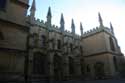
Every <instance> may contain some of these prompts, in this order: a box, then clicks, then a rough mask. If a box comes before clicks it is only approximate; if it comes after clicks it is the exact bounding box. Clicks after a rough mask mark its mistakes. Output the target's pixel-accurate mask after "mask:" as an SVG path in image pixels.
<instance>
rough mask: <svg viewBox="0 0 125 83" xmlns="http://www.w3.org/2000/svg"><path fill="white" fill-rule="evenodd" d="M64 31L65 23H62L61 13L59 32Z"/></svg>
mask: <svg viewBox="0 0 125 83" xmlns="http://www.w3.org/2000/svg"><path fill="white" fill-rule="evenodd" d="M64 29H65V21H64V17H63V13H62V14H61V19H60V30H61V32H63V31H64Z"/></svg>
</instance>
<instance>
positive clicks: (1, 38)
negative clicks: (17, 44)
mask: <svg viewBox="0 0 125 83" xmlns="http://www.w3.org/2000/svg"><path fill="white" fill-rule="evenodd" d="M0 40H4V35H3V33H2V31H1V30H0Z"/></svg>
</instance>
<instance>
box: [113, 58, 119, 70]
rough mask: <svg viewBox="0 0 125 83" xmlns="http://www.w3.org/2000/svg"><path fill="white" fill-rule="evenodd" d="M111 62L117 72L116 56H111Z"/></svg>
mask: <svg viewBox="0 0 125 83" xmlns="http://www.w3.org/2000/svg"><path fill="white" fill-rule="evenodd" d="M113 62H114V66H115V69H116V70H117V69H118V67H117V59H116V56H113Z"/></svg>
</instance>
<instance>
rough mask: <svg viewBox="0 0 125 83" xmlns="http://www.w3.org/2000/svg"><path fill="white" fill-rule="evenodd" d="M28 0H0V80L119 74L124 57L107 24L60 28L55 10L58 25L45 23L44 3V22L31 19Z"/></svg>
mask: <svg viewBox="0 0 125 83" xmlns="http://www.w3.org/2000/svg"><path fill="white" fill-rule="evenodd" d="M28 3H29V0H18V1H16V0H1V2H0V80H3V79H5V80H9V81H11V80H24V78H25V80H27V79H28V80H31V81H40V80H78V79H97V78H98V79H101V78H113V77H116V76H118V75H119V74H120V69H121V68H122V67H121V65H122V64H123V62H124V56H123V54H122V53H121V51H120V47H119V46H118V43H117V39H116V37H115V34H114V30H113V26H112V24H111V23H110V28H108V27H105V26H104V25H103V20H102V18H101V15H100V13H99V15H98V16H99V24H100V25H99V27H97V28H94V29H92V30H90V31H87V32H83V26H82V23H80V31H81V36H79V35H77V34H76V33H75V23H74V20H73V19H72V22H71V32H70V31H67V30H65V20H64V17H63V14H61V19H60V27H58V26H56V25H52V24H51V19H52V13H51V8H50V7H49V9H48V13H47V16H46V18H47V21H46V22H44V21H43V20H40V19H36V18H35V12H36V4H35V0H33V2H32V6H31V9H30V15H28V16H27V9H28V7H29V5H28Z"/></svg>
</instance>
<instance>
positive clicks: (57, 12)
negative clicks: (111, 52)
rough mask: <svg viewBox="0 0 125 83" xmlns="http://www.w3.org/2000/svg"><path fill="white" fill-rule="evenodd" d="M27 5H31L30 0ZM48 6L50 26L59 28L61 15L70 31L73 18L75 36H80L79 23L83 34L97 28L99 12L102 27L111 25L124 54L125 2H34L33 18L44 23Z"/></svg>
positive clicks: (37, 0) (75, 0) (44, 0)
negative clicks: (53, 25) (50, 18)
mask: <svg viewBox="0 0 125 83" xmlns="http://www.w3.org/2000/svg"><path fill="white" fill-rule="evenodd" d="M29 4H30V5H31V4H32V0H30V1H29ZM49 6H50V7H51V12H52V24H55V25H57V26H60V17H61V13H63V15H64V20H65V29H66V30H69V31H71V28H70V27H71V19H72V18H73V19H74V23H75V26H76V33H77V34H80V22H82V25H83V28H84V32H86V31H87V30H90V29H93V28H95V27H97V26H99V22H98V12H100V13H101V16H102V19H103V24H104V26H106V27H110V25H109V23H110V22H111V23H112V25H113V27H114V32H115V36H116V38H117V39H118V44H119V46H120V47H121V51H122V52H123V53H124V54H125V42H124V41H125V38H124V36H125V0H36V15H35V17H36V18H39V19H41V20H44V21H46V15H47V12H48V7H49ZM28 14H29V12H28Z"/></svg>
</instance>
